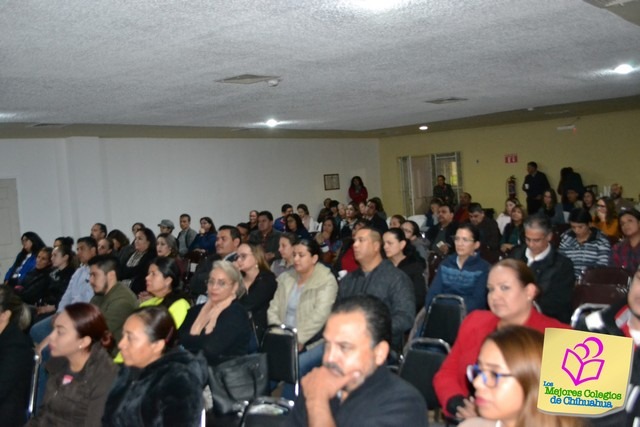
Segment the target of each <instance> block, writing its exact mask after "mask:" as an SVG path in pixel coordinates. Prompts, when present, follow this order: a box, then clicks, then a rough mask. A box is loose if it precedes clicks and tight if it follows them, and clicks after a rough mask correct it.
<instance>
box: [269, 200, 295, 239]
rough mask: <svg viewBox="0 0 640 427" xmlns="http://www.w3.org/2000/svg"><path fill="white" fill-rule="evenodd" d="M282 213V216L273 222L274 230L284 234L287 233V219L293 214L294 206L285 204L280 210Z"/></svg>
mask: <svg viewBox="0 0 640 427" xmlns="http://www.w3.org/2000/svg"><path fill="white" fill-rule="evenodd" d="M280 212H281V213H282V216H280V217H279V218H276V219H275V221H273V228H274V229H276V230H277V231H279V232H280V233H282V232H283V231H287V218H288V217H289V215H291V214H292V213H293V206H291V205H290V204H289V203H285V204H284V205H282V207H281V208H280Z"/></svg>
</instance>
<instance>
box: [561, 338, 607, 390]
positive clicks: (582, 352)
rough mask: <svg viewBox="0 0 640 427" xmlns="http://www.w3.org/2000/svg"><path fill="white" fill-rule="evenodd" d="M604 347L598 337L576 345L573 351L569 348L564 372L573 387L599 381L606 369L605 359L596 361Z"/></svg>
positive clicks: (563, 362) (563, 368)
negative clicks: (603, 369)
mask: <svg viewBox="0 0 640 427" xmlns="http://www.w3.org/2000/svg"><path fill="white" fill-rule="evenodd" d="M602 350H604V345H603V344H602V341H600V340H599V339H598V338H596V337H589V338H587V339H585V340H584V341H583V342H581V343H578V344H576V345H575V346H574V347H573V350H572V349H570V348H567V350H566V351H565V352H564V360H563V361H562V370H563V371H565V372H566V373H567V374H568V375H569V378H571V381H573V385H575V386H577V385H579V384H582V383H583V382H586V381H591V380H597V379H598V378H600V373H601V372H602V368H603V367H604V359H596V357H598V356H600V355H601V354H602Z"/></svg>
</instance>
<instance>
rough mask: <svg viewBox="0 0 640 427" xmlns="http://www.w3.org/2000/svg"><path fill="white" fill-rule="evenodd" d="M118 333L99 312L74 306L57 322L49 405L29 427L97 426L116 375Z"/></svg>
mask: <svg viewBox="0 0 640 427" xmlns="http://www.w3.org/2000/svg"><path fill="white" fill-rule="evenodd" d="M113 345H114V341H113V335H111V333H110V332H109V329H108V328H107V322H106V320H105V318H104V316H102V314H101V313H100V310H99V309H98V308H97V307H96V306H94V305H92V304H87V303H75V304H70V305H68V306H66V307H65V308H64V310H63V311H62V313H60V315H58V316H57V317H56V319H55V322H54V326H53V332H52V333H51V335H50V336H49V348H50V349H51V356H52V358H51V360H49V362H47V371H48V372H49V380H48V381H47V388H46V393H45V396H44V401H43V403H42V406H41V407H40V410H39V411H38V413H37V415H36V416H35V418H32V419H31V420H29V422H28V423H27V426H29V427H33V426H65V425H69V426H71V425H73V426H98V425H100V420H101V418H102V413H103V412H104V404H105V401H106V400H107V395H108V394H109V390H110V389H111V384H112V383H113V380H114V378H115V377H116V374H117V368H116V365H115V364H114V363H113V361H112V360H111V356H110V355H109V353H108V351H109V350H111V349H112V348H113Z"/></svg>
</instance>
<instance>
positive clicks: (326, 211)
mask: <svg viewBox="0 0 640 427" xmlns="http://www.w3.org/2000/svg"><path fill="white" fill-rule="evenodd" d="M364 203H365V205H366V201H365V202H364ZM328 216H332V213H331V198H329V197H327V198H326V199H324V201H323V202H322V209H320V212H319V213H318V224H322V221H324V219H325V218H326V217H328Z"/></svg>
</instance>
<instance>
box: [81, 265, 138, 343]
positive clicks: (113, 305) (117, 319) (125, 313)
mask: <svg viewBox="0 0 640 427" xmlns="http://www.w3.org/2000/svg"><path fill="white" fill-rule="evenodd" d="M117 270H118V259H117V258H115V257H111V256H106V255H98V256H96V257H94V258H92V259H91V261H89V284H90V285H91V287H92V288H93V292H94V293H95V295H94V296H93V298H91V304H93V305H95V306H97V307H98V308H99V309H100V311H101V312H102V315H103V316H104V318H105V320H106V321H107V326H108V327H109V330H110V331H111V333H112V334H113V336H114V338H115V340H116V342H120V338H122V325H124V322H125V320H127V317H129V315H130V314H131V313H133V311H134V310H135V309H136V308H138V299H137V298H136V295H135V294H134V293H133V292H132V291H131V289H129V288H128V287H126V286H124V285H122V284H121V283H119V282H118V276H117V275H116V271H117Z"/></svg>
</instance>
